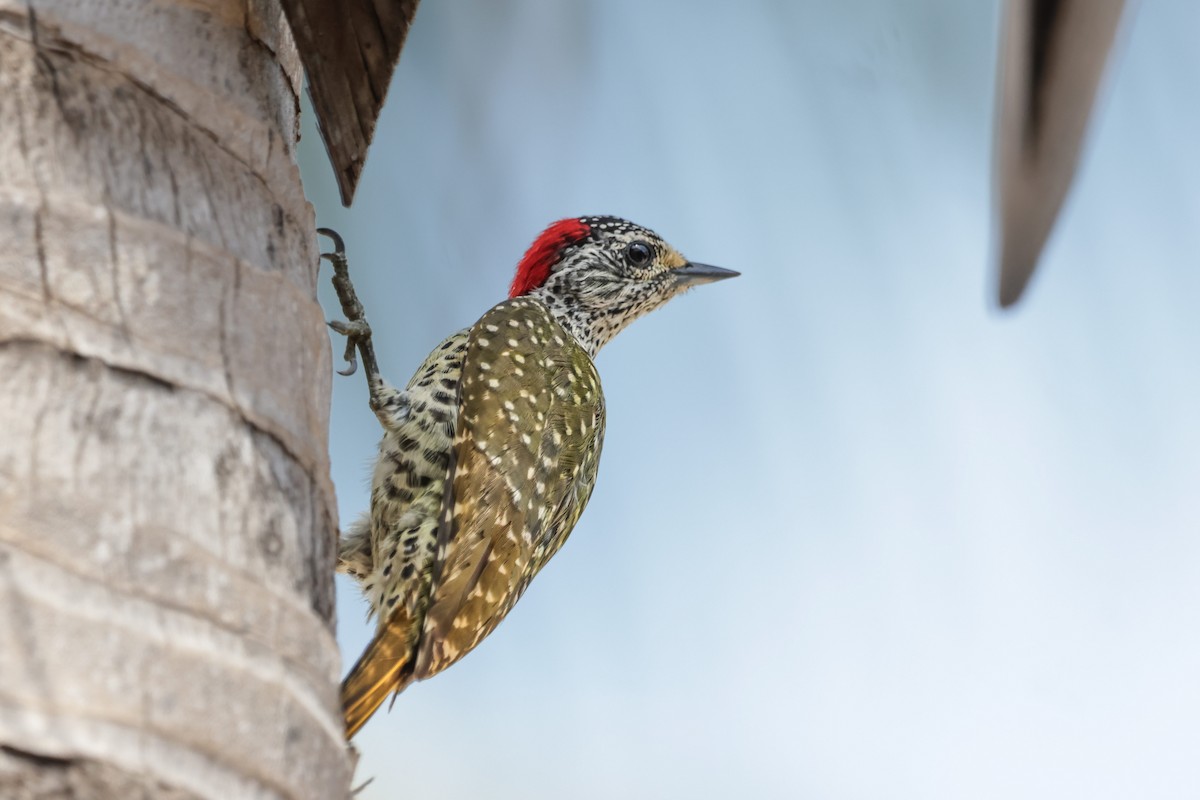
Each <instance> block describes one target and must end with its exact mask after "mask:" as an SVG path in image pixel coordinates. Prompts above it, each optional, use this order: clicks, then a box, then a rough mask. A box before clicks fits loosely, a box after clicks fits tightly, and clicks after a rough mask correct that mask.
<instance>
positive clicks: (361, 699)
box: [342, 609, 413, 739]
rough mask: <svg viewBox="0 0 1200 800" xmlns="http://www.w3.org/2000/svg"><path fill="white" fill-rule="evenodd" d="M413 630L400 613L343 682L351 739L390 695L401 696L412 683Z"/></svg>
mask: <svg viewBox="0 0 1200 800" xmlns="http://www.w3.org/2000/svg"><path fill="white" fill-rule="evenodd" d="M401 617H403V619H401ZM410 627H411V626H410V625H409V624H408V615H407V614H405V613H404V612H403V610H402V609H401V610H399V611H398V613H397V614H396V615H394V616H393V617H392V619H390V620H389V621H388V624H387V626H385V627H384V628H383V629H382V630H380V631H379V632H378V633H377V634H375V638H374V639H373V640H372V641H371V644H370V645H368V646H367V650H366V652H364V653H363V654H362V657H360V658H359V659H358V663H356V664H355V665H354V669H352V670H350V674H349V675H347V676H346V679H345V680H344V681H342V715H343V716H344V717H345V720H346V738H347V739H349V738H350V737H352V736H354V734H356V733H358V729H359V728H361V727H362V726H363V725H365V724H366V722H367V720H368V719H370V718H371V715H372V714H374V713H375V711H376V709H378V708H379V707H380V706H381V705H383V701H384V700H386V699H387V696H388V695H389V694H391V693H392V692H399V691H400V690H402V689H403V688H404V687H405V686H407V685H408V684H409V683H410V682H411V681H412V656H413V653H412V642H411V641H410V636H411V632H410Z"/></svg>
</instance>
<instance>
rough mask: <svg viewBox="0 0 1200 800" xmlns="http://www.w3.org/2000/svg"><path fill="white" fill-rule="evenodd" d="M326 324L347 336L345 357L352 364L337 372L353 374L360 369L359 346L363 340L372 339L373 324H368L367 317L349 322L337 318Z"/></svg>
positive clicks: (339, 373) (347, 374)
mask: <svg viewBox="0 0 1200 800" xmlns="http://www.w3.org/2000/svg"><path fill="white" fill-rule="evenodd" d="M325 324H326V325H328V326H329V327H330V328H332V329H333V330H334V331H335V332H337V333H340V334H341V335H342V336H345V337H346V352H345V355H344V356H343V358H344V359H345V360H346V363H347V364H349V365H350V366H348V367H346V368H345V369H339V370H337V374H338V375H346V376H350V375H353V374H354V373H355V371H356V370H357V369H358V346H359V344H360V343H361V342H366V341H369V340H370V339H371V326H370V325H368V324H367V321H366V320H365V319H356V320H350V321H347V322H342V321H341V320H337V319H335V320H330V321H329V322H327V323H325Z"/></svg>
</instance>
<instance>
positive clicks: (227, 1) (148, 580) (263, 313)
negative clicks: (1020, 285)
mask: <svg viewBox="0 0 1200 800" xmlns="http://www.w3.org/2000/svg"><path fill="white" fill-rule="evenodd" d="M299 88H300V66H299V60H298V58H297V56H296V52H295V48H294V46H293V44H292V41H291V38H290V34H289V33H288V31H287V26H286V24H285V22H284V18H283V15H282V14H281V12H280V8H279V5H278V0H244V1H243V2H234V1H233V0H114V1H113V2H99V3H97V2H81V1H80V0H76V1H75V2H69V1H68V0H28V2H25V0H0V797H4V798H26V797H28V798H34V797H56V798H57V797H79V798H84V797H87V798H93V797H99V798H109V797H111V798H141V797H171V798H190V797H210V798H237V797H254V798H276V797H281V798H283V797H286V798H302V797H305V798H306V797H313V798H330V797H344V796H345V792H346V785H347V783H348V781H349V770H350V765H349V760H348V756H347V751H346V749H345V745H344V742H343V738H342V728H341V720H340V715H339V713H338V707H337V699H336V690H337V686H336V682H337V675H338V671H339V663H338V653H337V648H336V645H335V642H334V638H333V609H334V606H333V579H332V565H333V551H334V547H335V539H336V529H337V524H336V519H335V510H334V502H333V487H332V484H331V483H330V480H329V464H328V453H327V449H326V441H327V430H328V403H329V383H328V379H329V363H330V359H329V352H328V347H329V346H328V341H327V338H326V335H325V332H324V325H323V318H322V314H321V310H320V308H319V306H318V305H317V303H316V302H315V299H314V286H315V281H316V277H317V260H316V257H315V250H314V248H315V245H316V242H315V240H314V234H313V227H314V226H313V214H312V209H311V207H310V206H309V204H308V203H307V202H306V201H305V199H304V195H303V191H302V189H301V186H300V177H299V172H298V170H297V168H296V165H295V162H294V154H295V145H296V138H297V115H298V113H299V106H298V102H297V97H298V92H299Z"/></svg>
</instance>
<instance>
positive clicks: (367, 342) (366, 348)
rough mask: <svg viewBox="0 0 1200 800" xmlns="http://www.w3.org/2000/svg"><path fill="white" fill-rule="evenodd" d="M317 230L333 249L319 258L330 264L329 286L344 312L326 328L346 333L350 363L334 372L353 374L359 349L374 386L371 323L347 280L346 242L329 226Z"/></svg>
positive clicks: (369, 382) (377, 377) (347, 354)
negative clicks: (330, 278)
mask: <svg viewBox="0 0 1200 800" xmlns="http://www.w3.org/2000/svg"><path fill="white" fill-rule="evenodd" d="M317 233H319V234H321V235H322V236H328V237H329V238H330V239H332V240H333V252H331V253H321V258H323V259H325V260H326V261H328V262H329V263H330V264H332V265H333V288H334V290H335V291H336V292H337V296H338V302H339V303H341V305H342V313H343V314H345V315H346V321H345V322H342V321H340V320H334V321H332V322H330V323H329V327H330V328H332V329H333V330H335V331H336V332H338V333H340V334H341V335H343V336H345V337H346V352H345V355H344V358H345V359H346V362H347V363H348V364H349V365H350V366H348V367H346V369H340V370H338V374H339V375H353V374H354V372H355V371H356V370H357V369H358V354H360V353H361V354H362V360H363V367H364V368H365V370H366V373H367V382H368V384H369V385H371V386H374V385H375V383H376V382H377V380H379V367H378V366H377V364H376V363H375V349H374V347H373V346H372V344H371V326H370V325H369V324H367V312H366V309H364V308H363V305H362V303H360V302H359V300H358V294H357V293H355V291H354V284H353V283H352V282H351V281H350V265H349V263H348V262H347V260H346V245H345V243H344V242H343V241H342V237H341V236H339V235H338V233H337V231H334V230H332V229H330V228H317Z"/></svg>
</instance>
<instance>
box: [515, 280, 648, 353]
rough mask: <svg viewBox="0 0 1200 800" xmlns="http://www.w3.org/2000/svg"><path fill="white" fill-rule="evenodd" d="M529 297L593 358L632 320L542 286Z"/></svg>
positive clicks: (571, 295)
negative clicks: (543, 306) (541, 304)
mask: <svg viewBox="0 0 1200 800" xmlns="http://www.w3.org/2000/svg"><path fill="white" fill-rule="evenodd" d="M530 296H531V297H535V298H537V299H538V300H539V301H541V302H542V303H543V304H544V305H545V306H546V308H547V309H549V311H550V314H551V316H553V317H554V319H555V321H556V322H558V324H559V325H562V326H563V328H565V329H566V331H567V332H568V333H570V334H571V335H572V336H574V337H575V340H576V341H577V342H579V346H580V347H582V348H583V349H584V350H585V351H587V354H588V355H589V356H590V357H592V358H595V357H596V354H597V353H599V352H600V348H601V347H603V346H604V345H606V344H608V343H609V342H610V341H611V340H612V338H613V337H614V336H616V335H617V333H619V332H620V331H621V329H622V328H624V327H625V326H626V325H627V324H628V323H629V322H630V321H631V320H627V319H624V318H623V315H621V314H617V313H612V312H611V311H610V310H607V309H606V310H600V309H596V308H592V307H589V306H588V305H587V304H585V303H583V302H581V301H580V300H579V298H577V297H575V296H574V295H573V294H569V293H563V292H557V291H550V290H548V289H546V288H545V287H542V288H540V289H535V290H534V291H533V292H530Z"/></svg>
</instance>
